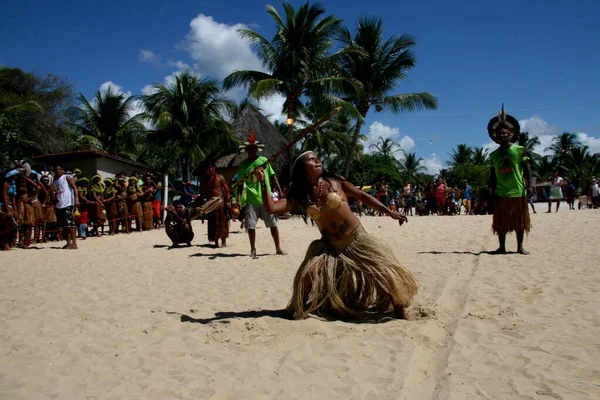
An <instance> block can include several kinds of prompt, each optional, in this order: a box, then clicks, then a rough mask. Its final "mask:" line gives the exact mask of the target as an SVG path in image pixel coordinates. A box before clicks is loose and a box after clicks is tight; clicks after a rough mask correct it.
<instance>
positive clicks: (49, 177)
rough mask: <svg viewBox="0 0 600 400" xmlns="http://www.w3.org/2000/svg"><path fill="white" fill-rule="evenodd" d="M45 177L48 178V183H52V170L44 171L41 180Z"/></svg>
mask: <svg viewBox="0 0 600 400" xmlns="http://www.w3.org/2000/svg"><path fill="white" fill-rule="evenodd" d="M43 178H48V183H49V184H52V182H54V177H53V176H52V174H51V173H50V171H43V172H42V177H41V178H40V181H41V180H42V179H43Z"/></svg>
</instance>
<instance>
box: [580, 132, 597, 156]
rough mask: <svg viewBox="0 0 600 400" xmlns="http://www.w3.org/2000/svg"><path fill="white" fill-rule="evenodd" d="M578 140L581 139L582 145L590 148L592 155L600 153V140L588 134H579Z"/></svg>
mask: <svg viewBox="0 0 600 400" xmlns="http://www.w3.org/2000/svg"><path fill="white" fill-rule="evenodd" d="M577 139H579V141H580V142H581V144H583V145H584V146H588V147H589V152H590V154H595V153H600V138H597V137H593V136H590V135H588V134H587V133H583V132H578V133H577Z"/></svg>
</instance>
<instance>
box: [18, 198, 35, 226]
mask: <svg viewBox="0 0 600 400" xmlns="http://www.w3.org/2000/svg"><path fill="white" fill-rule="evenodd" d="M15 219H16V220H17V223H18V224H19V225H20V226H21V227H22V228H26V227H32V226H35V212H34V210H33V206H32V205H31V204H27V203H24V202H22V201H20V202H18V203H17V212H16V218H15Z"/></svg>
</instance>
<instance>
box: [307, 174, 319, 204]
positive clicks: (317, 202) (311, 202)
mask: <svg viewBox="0 0 600 400" xmlns="http://www.w3.org/2000/svg"><path fill="white" fill-rule="evenodd" d="M322 183H323V181H322V180H321V178H319V194H318V195H317V200H316V201H314V202H313V201H312V200H311V199H310V195H308V194H307V195H306V199H307V200H308V204H309V205H313V204H319V200H321V192H322V191H323V185H322Z"/></svg>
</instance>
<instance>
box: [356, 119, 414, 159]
mask: <svg viewBox="0 0 600 400" xmlns="http://www.w3.org/2000/svg"><path fill="white" fill-rule="evenodd" d="M380 138H381V139H388V138H389V139H391V140H393V141H395V142H398V144H400V146H402V149H403V150H404V151H406V152H409V151H410V150H412V149H413V148H414V147H415V140H414V139H413V138H411V137H410V136H407V135H405V136H402V137H401V136H400V129H398V128H395V127H392V126H387V125H384V124H382V123H381V122H379V121H375V122H373V123H372V124H371V125H370V126H369V132H368V133H367V140H365V141H364V149H365V150H364V151H365V153H367V154H369V153H371V152H372V149H371V148H370V147H371V145H372V144H376V143H377V141H378V140H379V139H380ZM395 155H396V157H400V156H401V155H402V153H401V152H397V153H395Z"/></svg>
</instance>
